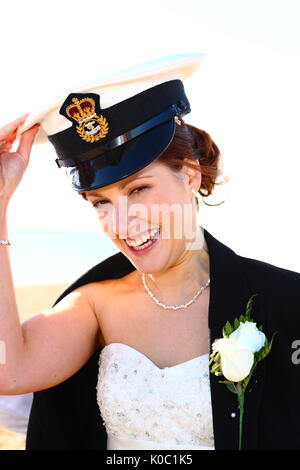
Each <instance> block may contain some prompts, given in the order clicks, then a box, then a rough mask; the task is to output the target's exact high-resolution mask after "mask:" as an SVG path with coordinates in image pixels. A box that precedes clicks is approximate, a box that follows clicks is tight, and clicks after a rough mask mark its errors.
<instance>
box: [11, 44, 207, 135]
mask: <svg viewBox="0 0 300 470" xmlns="http://www.w3.org/2000/svg"><path fill="white" fill-rule="evenodd" d="M202 60H203V55H202V54H200V53H190V54H179V55H174V56H169V57H163V58H160V59H155V60H152V61H149V62H145V63H143V64H139V65H137V66H133V67H129V68H127V69H125V70H121V71H119V72H115V73H113V74H110V75H108V76H104V77H103V78H99V79H98V80H95V81H93V82H90V83H88V84H86V85H84V86H81V87H78V88H75V89H72V90H68V91H67V92H64V94H61V95H60V96H59V97H58V98H57V99H56V100H55V101H54V102H52V103H51V104H48V105H47V104H46V105H44V106H42V107H39V109H37V110H35V111H33V112H31V113H30V114H29V115H28V117H27V118H26V121H25V122H24V124H23V126H21V127H20V128H19V130H18V134H17V138H20V135H21V134H22V133H23V132H24V131H26V130H27V129H30V128H31V127H32V126H33V125H34V124H37V123H39V124H40V125H41V127H40V129H39V131H38V133H37V135H36V137H35V141H34V143H35V144H42V143H46V142H48V135H53V134H56V133H58V132H61V131H64V130H65V129H67V128H69V127H71V126H72V123H71V122H70V121H69V120H68V119H67V118H66V117H64V116H62V115H61V114H60V113H59V111H60V108H61V106H62V104H63V103H64V101H65V99H66V97H67V95H68V94H70V93H97V94H98V95H100V100H101V108H102V109H105V108H108V107H110V106H113V105H115V104H117V103H120V102H121V101H124V100H126V99H127V98H130V97H132V96H134V95H136V94H138V93H141V92H142V91H144V90H147V89H149V88H151V87H154V86H156V85H159V84H161V83H163V82H167V81H170V80H176V79H179V80H181V81H185V80H186V79H187V78H188V77H190V76H191V75H192V74H193V73H194V72H195V71H196V70H197V69H198V67H199V66H200V64H201V63H202Z"/></svg>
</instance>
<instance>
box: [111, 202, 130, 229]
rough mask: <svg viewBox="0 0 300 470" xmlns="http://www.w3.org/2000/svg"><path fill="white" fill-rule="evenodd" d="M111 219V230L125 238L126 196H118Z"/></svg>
mask: <svg viewBox="0 0 300 470" xmlns="http://www.w3.org/2000/svg"><path fill="white" fill-rule="evenodd" d="M112 220H113V222H112V226H113V231H114V233H115V234H116V235H117V236H118V238H127V237H128V223H129V217H128V207H127V200H126V198H120V199H119V202H118V204H116V205H115V206H114V207H113V214H112Z"/></svg>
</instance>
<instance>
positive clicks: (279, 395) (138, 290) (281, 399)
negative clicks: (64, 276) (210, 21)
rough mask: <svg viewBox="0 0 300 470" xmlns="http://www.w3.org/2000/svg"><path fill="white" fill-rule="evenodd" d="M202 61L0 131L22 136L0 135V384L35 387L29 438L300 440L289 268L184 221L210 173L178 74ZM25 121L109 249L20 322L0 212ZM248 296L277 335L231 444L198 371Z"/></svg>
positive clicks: (125, 77)
mask: <svg viewBox="0 0 300 470" xmlns="http://www.w3.org/2000/svg"><path fill="white" fill-rule="evenodd" d="M200 62H201V55H199V54H187V55H182V56H175V57H170V58H164V59H160V60H158V61H157V62H156V61H154V62H152V63H147V64H143V65H141V66H139V67H135V68H133V69H127V70H126V71H123V72H120V74H119V75H118V74H115V75H114V76H113V77H111V78H109V79H107V78H106V79H104V80H98V81H97V82H96V83H93V84H91V85H89V86H87V87H83V88H82V89H79V90H77V91H73V92H72V93H70V94H69V95H68V96H67V97H65V96H64V97H63V98H62V99H61V100H60V101H59V102H57V103H56V104H53V106H52V107H50V108H47V109H44V110H42V111H41V112H40V113H38V114H33V115H30V116H28V117H27V118H26V121H25V123H24V124H23V125H22V127H20V124H22V122H23V121H21V122H19V121H16V122H15V123H12V124H11V125H10V126H9V128H6V129H2V130H1V132H0V140H1V141H2V142H3V141H4V140H7V138H10V140H13V139H14V136H15V131H16V129H19V134H20V135H22V137H21V140H20V145H19V149H18V151H17V152H15V153H12V152H10V151H9V150H10V148H9V147H7V146H6V144H2V145H3V147H2V148H3V151H1V154H0V164H1V174H2V183H1V184H2V187H1V188H0V189H1V191H0V194H1V203H2V204H1V205H0V207H1V208H4V210H3V209H1V210H2V212H3V213H2V214H1V215H2V219H1V221H0V222H1V223H0V227H1V230H2V233H1V235H0V236H1V237H2V238H3V240H2V246H1V247H0V256H1V259H0V299H1V301H0V331H1V334H2V338H1V339H2V340H3V344H4V345H5V348H6V350H5V353H6V356H5V357H6V358H7V361H6V362H5V361H3V364H1V365H0V367H1V368H0V393H3V394H21V393H26V392H30V391H33V392H35V394H34V400H33V407H32V411H31V417H30V423H29V431H28V436H27V448H28V449H74V448H76V449H78V448H81V449H109V450H110V449H112V450H113V449H120V450H128V449H154V450H155V449H172V450H181V449H188V450H213V449H237V448H239V446H240V445H241V448H243V449H263V448H272V449H274V448H276V449H277V448H278V449H293V448H297V449H299V442H300V436H299V416H300V408H299V405H298V403H299V400H298V388H299V386H300V383H299V374H298V373H297V371H296V370H295V367H294V364H292V363H291V351H290V345H292V344H295V339H296V338H295V337H294V335H295V334H297V332H299V331H300V324H299V315H298V311H299V306H300V298H299V292H300V275H299V274H297V273H295V272H292V271H287V270H284V269H281V268H279V267H276V266H273V265H269V264H266V263H263V262H261V261H259V260H253V259H248V258H245V257H243V256H240V255H237V254H235V253H234V252H233V251H232V250H231V249H230V248H228V247H226V246H225V245H223V244H222V243H221V242H219V241H218V240H216V239H215V238H214V237H213V236H212V235H211V234H209V233H208V232H207V230H206V229H204V228H203V227H201V226H199V225H198V224H197V218H196V216H197V209H198V207H197V202H198V199H199V198H201V197H202V198H203V199H204V200H205V198H206V197H208V196H209V195H210V194H212V193H213V191H214V188H215V186H216V184H219V182H218V177H219V176H220V175H221V164H220V163H221V162H220V152H219V149H218V147H217V146H216V144H215V143H214V142H213V141H212V139H211V138H210V136H209V135H208V134H207V133H206V132H205V131H203V130H200V129H197V128H196V127H194V126H191V125H188V124H185V123H184V121H183V116H184V115H186V114H187V113H188V112H189V111H190V105H189V101H188V99H187V96H186V94H185V90H184V85H183V81H184V80H186V79H187V78H188V77H189V76H190V75H191V74H192V73H194V72H195V71H196V69H197V68H198V66H199V64H200ZM100 96H101V105H100ZM37 122H38V123H40V124H41V127H40V130H39V133H38V136H37V138H38V140H39V141H40V140H42V139H43V138H45V137H46V136H48V138H49V140H50V142H51V143H52V144H53V145H54V148H55V151H56V154H57V157H58V158H57V159H56V163H57V165H58V167H62V168H65V170H66V174H67V176H68V179H69V181H70V183H71V186H72V188H73V189H74V190H75V191H77V192H78V193H79V194H81V195H82V196H83V197H84V198H85V199H86V200H87V201H89V203H91V204H92V205H93V206H94V207H95V210H96V211H97V213H98V216H99V220H100V222H101V225H102V229H103V230H104V232H105V233H106V234H107V235H108V237H109V239H110V240H111V241H113V243H114V244H115V245H116V246H117V248H118V249H119V252H118V253H117V254H115V255H113V256H111V257H109V258H106V259H105V260H104V261H103V262H102V263H99V264H97V265H95V266H94V267H93V268H91V269H90V270H89V271H88V272H86V273H85V274H84V275H83V276H81V277H80V278H79V279H78V280H77V281H75V282H74V283H73V284H72V285H70V286H69V287H68V288H67V289H66V290H65V291H64V292H63V293H62V294H61V295H60V296H59V298H58V299H57V300H56V302H55V303H54V305H53V307H52V308H49V309H48V310H45V311H43V312H41V313H40V314H38V315H36V316H34V317H32V318H30V319H29V320H28V321H26V322H24V323H23V324H20V322H19V318H18V310H17V308H16V301H15V296H14V289H13V283H12V278H11V274H10V267H9V257H8V247H9V241H8V240H7V238H8V235H7V231H6V223H5V217H4V216H5V209H6V206H7V203H8V201H9V199H10V196H11V195H12V193H13V192H14V189H15V187H16V186H17V184H18V182H19V181H20V179H21V177H22V175H23V173H24V170H25V168H24V162H25V163H26V162H27V161H28V158H29V153H30V149H31V145H32V142H33V138H34V135H35V132H36V130H30V129H31V127H32V126H33V125H35V124H36V123H37ZM186 229H187V230H186ZM78 249H79V250H80V246H79V247H78ZM74 251H75V250H74ZM74 256H77V253H76V252H74ZM253 294H256V302H255V311H254V313H253V316H254V320H255V322H257V324H258V325H262V326H263V329H264V333H265V335H266V337H268V338H269V337H271V336H272V335H273V334H274V332H275V331H276V332H277V334H276V337H275V339H274V344H273V346H272V352H271V354H270V355H269V356H268V358H267V360H265V361H263V365H262V366H259V367H258V370H257V371H256V370H255V374H254V375H253V377H254V379H251V381H250V382H249V385H250V384H251V388H250V386H249V387H248V388H247V390H249V392H250V391H251V393H250V394H249V395H248V396H247V397H245V398H247V399H245V402H246V409H245V414H244V421H243V441H242V442H240V439H239V424H238V420H237V419H235V418H236V416H237V414H238V408H237V406H238V405H237V402H236V400H235V398H234V397H232V396H231V395H232V394H230V392H229V391H228V390H227V389H226V387H224V386H222V387H221V386H220V384H219V380H218V378H217V377H216V375H212V374H211V375H210V374H209V372H210V371H209V362H210V361H209V356H210V353H211V350H212V349H213V348H212V346H213V342H214V340H216V339H217V338H220V335H221V333H222V331H223V332H225V333H226V331H228V330H229V329H230V332H231V333H232V329H233V327H231V325H234V329H237V324H236V321H235V316H236V315H237V316H239V318H240V319H241V322H243V319H244V320H245V319H247V320H248V321H249V315H248V311H246V315H245V316H243V314H244V312H245V309H246V306H248V303H247V302H248V300H249V298H250V296H252V295H253ZM247 308H248V307H247ZM238 312H239V313H238ZM286 318H288V325H287V324H286ZM224 325H225V326H226V328H224ZM228 325H229V326H230V328H229V326H228ZM259 328H261V327H259ZM256 362H257V361H254V364H256ZM266 363H267V366H266ZM218 367H220V368H221V367H222V364H221V365H220V364H219V363H218ZM279 368H280V371H281V380H280V382H278V374H277V371H278V370H279ZM220 370H221V369H220ZM223 372H225V371H223ZM252 372H253V370H250V374H251V375H252ZM218 373H219V369H218ZM249 378H250V376H249ZM287 383H288V384H289V387H286V384H287ZM274 409H275V410H276V413H274ZM282 429H284V431H285V432H284V433H282Z"/></svg>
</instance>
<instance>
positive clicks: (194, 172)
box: [183, 157, 202, 191]
mask: <svg viewBox="0 0 300 470" xmlns="http://www.w3.org/2000/svg"><path fill="white" fill-rule="evenodd" d="M183 161H184V162H185V161H186V162H187V163H191V164H192V165H193V166H194V168H191V167H190V166H189V165H183V171H184V172H185V174H186V176H187V178H186V181H187V184H188V185H189V187H190V190H192V188H193V189H195V190H196V191H199V188H200V186H201V181H202V173H201V166H200V163H199V160H192V159H190V158H187V157H186V158H184V160H183Z"/></svg>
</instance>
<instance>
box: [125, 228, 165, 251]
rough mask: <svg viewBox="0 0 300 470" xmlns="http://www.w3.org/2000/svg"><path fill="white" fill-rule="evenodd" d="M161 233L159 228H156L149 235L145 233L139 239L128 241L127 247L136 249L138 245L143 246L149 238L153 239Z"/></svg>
mask: <svg viewBox="0 0 300 470" xmlns="http://www.w3.org/2000/svg"><path fill="white" fill-rule="evenodd" d="M158 232H159V228H155V229H153V230H151V231H150V232H148V233H144V234H143V235H140V236H139V237H138V238H136V239H135V240H126V243H127V245H129V246H133V247H136V246H138V245H142V244H143V243H145V242H146V241H147V240H149V238H153V237H154V236H155V235H156V234H157V233H158Z"/></svg>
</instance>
